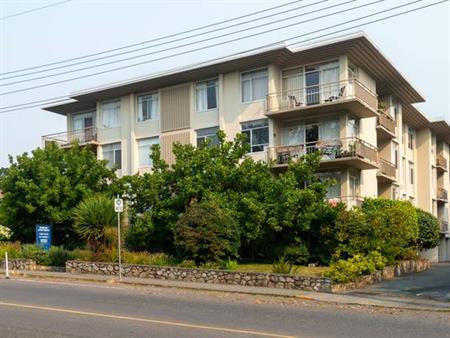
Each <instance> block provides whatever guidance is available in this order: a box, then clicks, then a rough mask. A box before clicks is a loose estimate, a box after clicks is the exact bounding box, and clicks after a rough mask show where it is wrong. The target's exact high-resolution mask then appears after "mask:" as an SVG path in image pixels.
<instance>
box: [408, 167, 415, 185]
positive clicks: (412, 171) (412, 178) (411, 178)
mask: <svg viewBox="0 0 450 338" xmlns="http://www.w3.org/2000/svg"><path fill="white" fill-rule="evenodd" d="M409 184H411V185H414V165H413V163H411V162H409Z"/></svg>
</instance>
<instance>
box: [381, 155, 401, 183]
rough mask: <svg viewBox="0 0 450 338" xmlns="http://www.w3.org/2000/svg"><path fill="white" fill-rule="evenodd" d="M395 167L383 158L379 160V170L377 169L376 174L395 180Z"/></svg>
mask: <svg viewBox="0 0 450 338" xmlns="http://www.w3.org/2000/svg"><path fill="white" fill-rule="evenodd" d="M396 171H397V166H396V165H395V164H394V163H392V162H390V161H387V160H385V159H384V158H380V169H378V174H380V175H384V176H388V177H390V178H393V179H395V178H396Z"/></svg>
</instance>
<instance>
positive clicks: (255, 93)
mask: <svg viewBox="0 0 450 338" xmlns="http://www.w3.org/2000/svg"><path fill="white" fill-rule="evenodd" d="M241 88H242V102H251V101H256V100H263V99H265V98H266V96H267V92H268V77H267V69H264V70H258V71H252V72H245V73H242V74H241Z"/></svg>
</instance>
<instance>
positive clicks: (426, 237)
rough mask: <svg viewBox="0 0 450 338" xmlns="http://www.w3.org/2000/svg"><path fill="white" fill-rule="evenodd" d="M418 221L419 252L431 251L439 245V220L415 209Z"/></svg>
mask: <svg viewBox="0 0 450 338" xmlns="http://www.w3.org/2000/svg"><path fill="white" fill-rule="evenodd" d="M416 211H417V218H418V221H419V239H418V243H417V244H418V247H419V249H420V250H423V249H432V248H435V247H436V246H438V245H439V239H440V235H439V220H438V219H437V218H436V217H434V216H433V215H432V214H430V213H429V212H426V211H423V210H422V209H419V208H417V209H416Z"/></svg>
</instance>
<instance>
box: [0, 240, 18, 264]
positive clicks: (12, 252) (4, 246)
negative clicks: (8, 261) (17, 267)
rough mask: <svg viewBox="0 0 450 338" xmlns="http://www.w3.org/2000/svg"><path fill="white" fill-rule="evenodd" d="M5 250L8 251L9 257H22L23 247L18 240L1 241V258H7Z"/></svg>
mask: <svg viewBox="0 0 450 338" xmlns="http://www.w3.org/2000/svg"><path fill="white" fill-rule="evenodd" d="M5 252H8V257H9V258H21V257H20V256H21V253H22V247H21V245H20V243H18V242H15V243H11V242H2V243H0V260H2V259H4V258H5Z"/></svg>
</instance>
